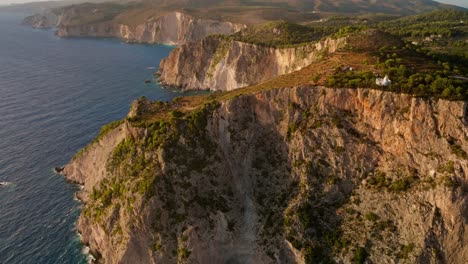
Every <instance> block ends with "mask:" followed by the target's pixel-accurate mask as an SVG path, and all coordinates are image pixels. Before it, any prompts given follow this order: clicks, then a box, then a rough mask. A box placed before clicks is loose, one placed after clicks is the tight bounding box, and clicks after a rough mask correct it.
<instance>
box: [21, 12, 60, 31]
mask: <svg viewBox="0 0 468 264" xmlns="http://www.w3.org/2000/svg"><path fill="white" fill-rule="evenodd" d="M56 22H57V16H56V15H55V14H54V13H53V12H45V13H39V14H35V15H32V16H28V17H25V18H24V19H23V22H22V24H23V25H27V26H31V27H33V28H42V29H47V28H52V27H54V26H55V24H56Z"/></svg>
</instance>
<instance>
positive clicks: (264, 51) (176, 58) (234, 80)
mask: <svg viewBox="0 0 468 264" xmlns="http://www.w3.org/2000/svg"><path fill="white" fill-rule="evenodd" d="M345 45H346V39H345V38H340V39H326V40H324V41H320V42H318V43H314V44H309V45H305V46H300V47H296V48H269V47H262V46H258V45H254V44H248V43H243V42H238V41H232V40H229V39H226V38H223V37H208V38H206V39H203V40H201V41H198V42H192V43H187V44H184V45H181V46H179V47H178V48H176V49H175V50H173V51H172V52H171V53H170V54H169V57H167V58H165V59H163V60H162V61H161V64H160V70H159V72H158V74H159V75H160V78H159V80H160V82H161V83H162V84H164V85H167V86H175V87H180V88H182V89H185V90H191V89H203V90H222V91H226V90H233V89H236V88H240V87H244V86H249V85H253V84H257V83H261V82H263V81H266V80H268V79H271V78H273V77H276V76H279V75H282V74H285V73H290V72H293V71H297V70H300V69H302V68H303V67H305V66H308V65H310V64H311V63H312V62H314V61H317V60H318V59H320V58H322V56H323V55H324V54H325V53H328V52H330V53H332V52H335V51H336V50H338V49H339V48H342V47H344V46H345Z"/></svg>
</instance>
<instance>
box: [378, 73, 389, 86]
mask: <svg viewBox="0 0 468 264" xmlns="http://www.w3.org/2000/svg"><path fill="white" fill-rule="evenodd" d="M375 84H377V85H379V86H389V85H390V84H392V81H390V79H389V78H388V76H387V75H385V77H384V78H376V79H375Z"/></svg>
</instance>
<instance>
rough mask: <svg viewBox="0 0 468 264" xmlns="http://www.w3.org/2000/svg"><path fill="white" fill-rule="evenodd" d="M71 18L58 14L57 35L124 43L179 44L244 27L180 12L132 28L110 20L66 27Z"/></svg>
mask: <svg viewBox="0 0 468 264" xmlns="http://www.w3.org/2000/svg"><path fill="white" fill-rule="evenodd" d="M74 16H75V15H74V14H73V12H71V11H69V12H64V13H62V14H60V15H59V18H58V21H57V32H56V34H57V35H58V36H60V37H107V38H108V37H115V38H120V39H122V40H124V41H127V42H136V43H150V44H153V43H160V44H166V45H180V44H183V43H186V42H190V41H195V40H199V39H202V38H204V37H206V36H208V35H211V34H226V35H230V34H233V33H235V32H237V31H238V30H240V29H241V28H243V27H244V26H243V25H239V24H234V23H231V22H222V21H215V20H209V19H200V18H195V17H192V16H189V15H186V14H184V13H181V12H172V13H168V14H167V15H164V16H161V17H158V18H153V19H150V20H147V21H146V22H145V23H143V24H139V25H136V26H130V25H126V24H120V23H117V22H114V21H107V22H100V23H92V24H85V25H73V24H72V25H70V21H71V20H72V19H73V18H74Z"/></svg>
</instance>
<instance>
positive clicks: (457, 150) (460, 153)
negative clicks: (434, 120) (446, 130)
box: [447, 138, 468, 160]
mask: <svg viewBox="0 0 468 264" xmlns="http://www.w3.org/2000/svg"><path fill="white" fill-rule="evenodd" d="M447 142H448V143H449V146H450V150H451V151H452V153H453V154H455V155H456V156H457V157H459V158H460V159H464V160H468V154H467V153H466V152H465V150H463V148H462V147H461V146H460V145H459V144H458V143H457V142H456V141H455V140H454V139H452V138H450V139H448V140H447Z"/></svg>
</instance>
